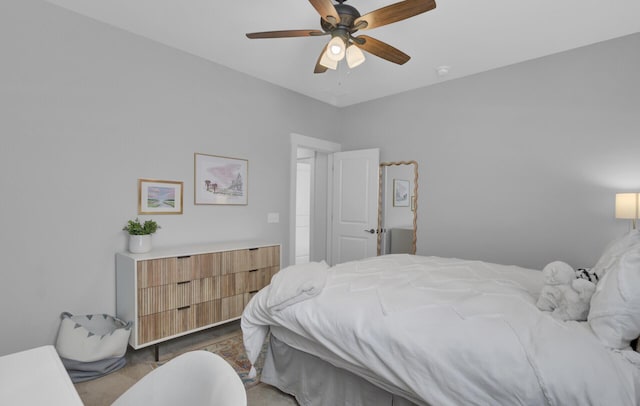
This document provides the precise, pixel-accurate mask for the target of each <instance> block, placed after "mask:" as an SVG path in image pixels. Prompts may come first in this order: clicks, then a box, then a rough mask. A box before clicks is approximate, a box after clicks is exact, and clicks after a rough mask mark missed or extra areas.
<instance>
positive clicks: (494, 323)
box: [242, 255, 640, 406]
mask: <svg viewBox="0 0 640 406" xmlns="http://www.w3.org/2000/svg"><path fill="white" fill-rule="evenodd" d="M328 273H329V274H328V277H327V280H326V285H325V287H324V289H323V290H322V292H321V293H320V294H319V295H317V296H315V297H313V298H311V299H308V300H305V301H302V302H299V303H296V304H294V305H292V306H289V307H286V308H284V309H282V310H279V311H273V310H269V309H268V307H267V306H266V302H267V298H268V296H269V289H270V288H271V286H268V287H266V288H265V289H263V290H262V291H260V292H259V293H258V294H257V295H256V296H255V297H254V298H253V299H252V300H251V302H250V303H249V304H248V306H247V308H246V310H245V312H244V314H243V316H242V329H243V334H244V340H245V347H246V349H247V354H248V356H249V359H250V360H251V361H252V362H254V361H255V360H256V358H257V355H258V353H259V351H260V347H261V346H262V342H263V341H264V338H265V336H266V334H267V333H268V331H269V326H279V327H282V328H286V329H287V330H289V331H291V332H293V333H295V334H292V335H291V336H292V337H293V336H297V337H300V339H289V340H287V337H286V336H283V337H278V338H280V339H281V340H283V341H285V342H287V344H289V345H291V346H293V347H295V348H298V349H300V350H303V351H307V352H309V353H312V354H315V355H318V356H320V357H321V358H325V359H327V360H328V361H330V362H332V363H334V365H337V366H340V367H343V368H345V369H348V370H350V371H351V372H354V373H356V374H358V375H360V376H363V377H365V378H366V379H369V380H371V381H373V382H374V383H378V384H381V386H383V387H384V388H385V389H387V390H391V391H392V392H396V393H398V394H400V395H403V396H406V397H408V398H410V399H411V400H413V401H417V402H419V403H428V404H431V405H463V404H464V405H545V404H547V405H558V406H560V405H563V406H564V405H590V404H591V405H636V404H640V395H639V394H640V356H639V355H638V353H635V352H633V351H617V352H616V351H612V350H608V349H606V348H605V347H603V346H602V345H601V344H600V342H599V341H598V339H597V337H595V336H594V334H593V332H592V331H591V330H590V328H589V327H588V324H587V323H577V322H559V321H557V320H555V319H553V318H552V317H550V315H549V314H547V313H543V312H541V311H540V310H538V309H537V308H536V306H535V301H536V299H537V297H538V293H539V291H540V289H541V287H542V278H541V273H540V272H538V271H533V270H528V269H524V268H519V267H515V266H503V265H496V264H489V263H485V262H479V261H464V260H456V259H445V258H437V257H419V256H410V255H388V256H383V257H376V258H372V259H368V260H364V261H357V262H350V263H345V264H341V265H337V266H335V267H332V268H330V269H329V270H328ZM279 327H274V332H277V331H278V330H281V329H280V328H279Z"/></svg>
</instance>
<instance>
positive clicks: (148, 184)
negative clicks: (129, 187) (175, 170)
mask: <svg viewBox="0 0 640 406" xmlns="http://www.w3.org/2000/svg"><path fill="white" fill-rule="evenodd" d="M182 190H183V183H182V182H177V181H172V180H155V179H138V214H182Z"/></svg>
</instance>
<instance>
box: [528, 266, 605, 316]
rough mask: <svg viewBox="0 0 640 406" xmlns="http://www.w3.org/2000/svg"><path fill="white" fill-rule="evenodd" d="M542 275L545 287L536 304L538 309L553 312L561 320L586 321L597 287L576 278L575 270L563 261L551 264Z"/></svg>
mask: <svg viewBox="0 0 640 406" xmlns="http://www.w3.org/2000/svg"><path fill="white" fill-rule="evenodd" d="M542 273H543V275H544V283H545V285H544V287H543V288H542V291H541V292H540V297H539V298H538V302H537V304H536V305H537V306H538V308H539V309H540V310H543V311H549V312H551V315H552V316H553V317H555V318H557V319H559V320H586V319H587V315H588V314H589V302H590V301H591V296H592V295H593V292H595V290H596V285H595V284H594V283H593V282H591V281H588V280H586V279H582V278H576V272H575V271H574V270H573V268H571V266H569V264H567V263H565V262H562V261H555V262H551V263H550V264H548V265H547V266H545V267H544V269H543V270H542Z"/></svg>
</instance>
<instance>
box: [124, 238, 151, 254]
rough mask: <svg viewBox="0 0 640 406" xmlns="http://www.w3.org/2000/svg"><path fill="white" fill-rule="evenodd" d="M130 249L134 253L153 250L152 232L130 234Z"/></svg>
mask: <svg viewBox="0 0 640 406" xmlns="http://www.w3.org/2000/svg"><path fill="white" fill-rule="evenodd" d="M129 251H131V252H132V253H134V254H142V253H144V252H149V251H151V234H145V235H129Z"/></svg>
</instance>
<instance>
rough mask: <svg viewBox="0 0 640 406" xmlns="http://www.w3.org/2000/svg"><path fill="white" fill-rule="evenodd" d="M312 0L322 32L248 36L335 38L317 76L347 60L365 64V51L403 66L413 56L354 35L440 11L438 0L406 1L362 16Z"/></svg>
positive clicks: (327, 1) (340, 0)
mask: <svg viewBox="0 0 640 406" xmlns="http://www.w3.org/2000/svg"><path fill="white" fill-rule="evenodd" d="M336 1H337V2H338V4H333V3H332V2H331V0H309V2H310V3H311V5H312V6H313V7H314V8H315V9H316V11H317V12H318V14H320V27H321V28H322V31H320V30H284V31H265V32H254V33H249V34H247V37H248V38H250V39H259V38H290V37H313V36H320V35H331V40H330V41H329V43H328V44H327V45H326V46H325V47H324V48H323V49H322V52H321V53H320V57H319V58H318V61H317V62H316V67H315V70H314V71H313V72H314V73H324V72H326V71H327V69H336V68H337V67H338V62H339V61H341V60H342V59H344V58H345V55H346V59H347V65H348V66H349V68H351V69H352V68H355V67H356V66H359V65H361V64H362V63H363V62H364V61H365V56H364V54H363V52H362V51H366V52H369V53H370V54H373V55H375V56H377V57H379V58H382V59H385V60H387V61H389V62H393V63H396V64H398V65H402V64H404V63H406V62H407V61H409V59H411V57H410V56H409V55H407V54H405V53H404V52H402V51H400V50H399V49H396V48H394V47H392V46H391V45H389V44H386V43H384V42H382V41H380V40H377V39H375V38H371V37H369V36H367V35H360V36H357V37H356V36H354V34H355V33H356V32H357V31H359V30H369V29H372V28H376V27H381V26H383V25H388V24H391V23H395V22H398V21H402V20H405V19H407V18H410V17H413V16H416V15H418V14H422V13H424V12H427V11H429V10H433V9H434V8H436V3H435V0H404V1H400V2H398V3H394V4H391V5H389V6H386V7H382V8H379V9H377V10H375V11H372V12H370V13H367V14H365V15H360V12H359V11H358V10H356V9H355V8H354V7H351V6H349V5H346V4H343V3H344V2H345V1H346V0H336Z"/></svg>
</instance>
